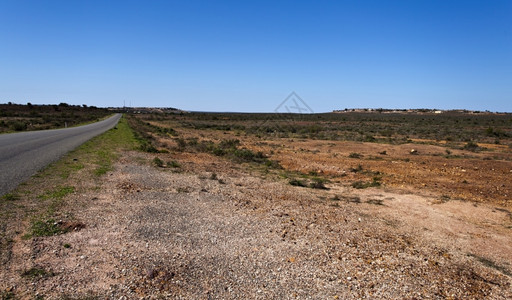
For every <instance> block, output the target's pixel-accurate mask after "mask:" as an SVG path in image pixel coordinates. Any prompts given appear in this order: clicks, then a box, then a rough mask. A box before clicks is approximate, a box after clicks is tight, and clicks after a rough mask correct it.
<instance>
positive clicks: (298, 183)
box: [288, 179, 307, 187]
mask: <svg viewBox="0 0 512 300" xmlns="http://www.w3.org/2000/svg"><path fill="white" fill-rule="evenodd" d="M288 183H289V184H291V185H293V186H301V187H306V186H307V185H306V183H305V182H304V181H302V180H298V179H291V180H290V181H289V182H288Z"/></svg>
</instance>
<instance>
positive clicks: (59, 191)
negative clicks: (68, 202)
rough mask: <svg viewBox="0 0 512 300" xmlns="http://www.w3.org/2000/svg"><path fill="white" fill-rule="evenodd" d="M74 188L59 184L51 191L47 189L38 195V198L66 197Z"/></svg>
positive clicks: (57, 198) (60, 198)
mask: <svg viewBox="0 0 512 300" xmlns="http://www.w3.org/2000/svg"><path fill="white" fill-rule="evenodd" d="M74 192H75V188H74V187H72V186H60V187H57V188H55V189H53V190H51V191H47V192H46V193H44V194H42V195H40V196H38V198H39V199H45V200H46V199H56V200H62V198H64V197H66V196H67V195H69V194H71V193H74Z"/></svg>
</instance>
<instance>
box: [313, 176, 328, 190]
mask: <svg viewBox="0 0 512 300" xmlns="http://www.w3.org/2000/svg"><path fill="white" fill-rule="evenodd" d="M325 182H326V180H325V179H323V178H319V177H315V178H313V181H312V182H311V183H310V184H309V187H310V188H312V189H320V190H327V189H328V188H327V187H326V186H325Z"/></svg>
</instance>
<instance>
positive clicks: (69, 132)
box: [0, 114, 121, 195]
mask: <svg viewBox="0 0 512 300" xmlns="http://www.w3.org/2000/svg"><path fill="white" fill-rule="evenodd" d="M120 118H121V115H120V114H116V115H114V116H112V117H110V118H108V119H106V120H103V121H100V122H96V123H92V124H88V125H84V126H79V127H73V128H66V129H55V130H44V131H30V132H21V133H11V134H2V135H0V195H4V194H6V193H8V192H10V191H11V190H13V189H14V188H16V187H17V186H18V184H20V183H22V182H23V181H25V180H27V179H28V178H30V177H31V176H32V175H34V174H35V173H36V172H37V171H39V170H41V169H42V168H44V167H45V166H47V165H48V164H50V163H51V162H54V161H56V160H58V159H59V158H60V157H62V156H63V155H64V154H66V153H67V152H69V151H71V150H73V149H75V148H76V147H78V146H80V145H81V144H83V143H84V142H86V141H88V140H89V139H91V138H93V137H95V136H97V135H99V134H101V133H103V132H105V131H107V130H109V129H110V128H112V127H114V126H115V125H116V124H117V122H118V121H119V119H120Z"/></svg>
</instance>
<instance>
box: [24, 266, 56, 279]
mask: <svg viewBox="0 0 512 300" xmlns="http://www.w3.org/2000/svg"><path fill="white" fill-rule="evenodd" d="M54 275H55V273H53V272H52V271H47V270H45V269H43V268H40V267H33V268H30V269H28V270H25V271H23V272H22V273H21V277H25V278H30V279H40V278H47V277H52V276H54Z"/></svg>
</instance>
